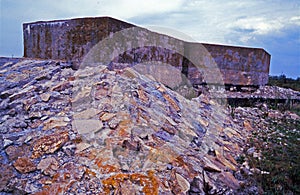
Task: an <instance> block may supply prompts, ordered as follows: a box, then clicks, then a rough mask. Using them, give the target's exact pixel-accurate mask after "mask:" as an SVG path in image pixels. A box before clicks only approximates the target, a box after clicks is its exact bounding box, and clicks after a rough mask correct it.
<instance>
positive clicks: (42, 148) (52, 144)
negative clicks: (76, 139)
mask: <svg viewBox="0 0 300 195" xmlns="http://www.w3.org/2000/svg"><path fill="white" fill-rule="evenodd" d="M68 140H69V133H68V132H59V133H55V134H52V135H46V136H44V137H42V138H39V139H38V140H36V141H35V142H34V144H33V147H32V150H33V154H32V157H33V158H39V157H40V156H42V155H44V154H50V153H54V152H55V151H56V150H58V149H59V148H60V147H61V146H63V145H64V144H65V143H66V142H67V141H68Z"/></svg>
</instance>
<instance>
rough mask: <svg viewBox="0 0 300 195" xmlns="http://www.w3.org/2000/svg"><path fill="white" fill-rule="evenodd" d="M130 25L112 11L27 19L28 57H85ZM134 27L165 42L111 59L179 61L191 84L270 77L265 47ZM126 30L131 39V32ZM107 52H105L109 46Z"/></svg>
mask: <svg viewBox="0 0 300 195" xmlns="http://www.w3.org/2000/svg"><path fill="white" fill-rule="evenodd" d="M130 27H135V26H134V25H132V24H129V23H126V22H123V21H119V20H116V19H113V18H109V17H99V18H79V19H71V20H60V21H49V22H35V23H26V24H23V32H24V57H30V58H42V59H55V60H67V61H72V62H81V61H82V60H83V58H84V56H86V54H88V53H89V51H90V50H91V49H92V48H93V47H94V46H95V45H96V44H97V43H99V42H100V41H102V40H103V39H105V38H110V37H111V35H112V33H115V32H118V31H121V30H124V29H129V28H130ZM135 28H137V29H138V30H137V32H138V33H137V34H138V37H135V38H136V39H137V41H143V40H152V38H151V37H155V38H156V39H159V40H158V42H160V43H163V45H158V46H157V47H153V46H152V47H148V46H145V47H142V48H136V47H132V48H129V50H126V51H125V52H124V53H122V54H120V55H119V56H118V57H116V58H114V59H111V60H112V62H113V63H116V64H118V66H120V64H122V63H123V64H124V66H122V65H121V66H120V67H125V66H133V65H135V64H138V63H143V62H151V61H153V62H155V61H160V62H162V63H166V64H171V65H172V66H174V67H176V68H177V69H178V70H180V71H181V72H182V74H184V75H185V76H186V77H187V78H188V79H189V80H190V81H191V83H192V84H201V83H212V84H229V85H244V86H247V85H255V86H259V85H265V84H267V82H268V75H269V66H270V57H271V56H270V54H268V53H267V52H266V51H265V50H263V49H257V48H245V47H233V46H223V45H212V44H201V43H190V42H184V41H181V40H178V39H175V38H173V37H169V36H167V35H162V34H158V33H154V32H151V31H149V30H147V29H144V28H139V27H135ZM124 36H125V38H126V39H130V37H131V38H132V36H133V35H132V34H128V35H127V34H125V35H124ZM155 41H157V40H155ZM170 43H171V47H172V46H173V47H176V50H177V51H181V53H180V54H179V53H178V52H177V53H176V51H175V52H174V51H172V49H166V48H168V47H165V46H164V44H170ZM174 43H175V44H174ZM127 44H129V45H134V44H132V43H127ZM120 45H121V44H119V42H118V41H117V43H113V44H112V45H103V46H102V47H104V48H100V50H102V49H103V50H102V51H104V50H105V51H111V50H110V49H108V47H112V46H113V47H120ZM145 45H146V44H145ZM164 47H165V48H164ZM177 47H179V48H177ZM118 49H119V48H116V50H118ZM120 50H121V49H120ZM203 50H205V51H203ZM99 52H101V51H99ZM103 55H106V54H105V52H104V53H103ZM107 55H110V54H107ZM100 56H101V55H100ZM100 61H101V60H100ZM212 62H213V63H212ZM205 75H206V76H205ZM220 75H221V77H222V79H220V78H219V77H220Z"/></svg>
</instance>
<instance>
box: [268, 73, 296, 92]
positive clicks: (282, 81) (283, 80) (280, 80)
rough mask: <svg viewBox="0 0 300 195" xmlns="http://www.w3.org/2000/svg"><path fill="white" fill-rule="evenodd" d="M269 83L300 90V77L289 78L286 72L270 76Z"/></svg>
mask: <svg viewBox="0 0 300 195" xmlns="http://www.w3.org/2000/svg"><path fill="white" fill-rule="evenodd" d="M268 85H271V86H279V87H284V88H291V89H293V90H296V91H300V77H298V78H297V79H292V78H287V77H286V76H285V75H284V74H283V75H280V76H269V83H268Z"/></svg>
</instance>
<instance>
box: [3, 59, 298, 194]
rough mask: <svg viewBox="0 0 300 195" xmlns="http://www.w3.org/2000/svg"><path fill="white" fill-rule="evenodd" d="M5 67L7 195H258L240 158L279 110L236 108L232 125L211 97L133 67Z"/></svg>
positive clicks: (32, 63) (9, 63) (25, 62)
mask: <svg viewBox="0 0 300 195" xmlns="http://www.w3.org/2000/svg"><path fill="white" fill-rule="evenodd" d="M0 65H1V66H0V89H1V91H0V98H1V101H0V132H1V135H0V149H1V151H0V164H1V166H0V169H1V170H0V171H1V176H0V193H1V194H36V195H38V194H51V195H52V194H222V193H223V194H237V193H239V194H243V193H244V194H247V193H250V192H251V193H258V192H259V188H257V187H256V183H255V182H250V181H249V178H247V176H244V175H243V174H242V172H243V173H245V172H247V173H249V172H251V170H250V169H251V167H246V169H249V170H248V171H245V166H244V165H242V164H241V162H240V161H239V160H238V159H239V158H240V156H241V155H242V153H243V152H245V150H247V149H248V148H247V147H248V146H247V144H246V141H247V137H248V135H250V134H251V133H252V132H253V131H256V130H257V128H263V127H264V125H266V126H267V125H268V124H267V122H266V121H264V120H263V119H260V118H261V115H268V116H270V117H272V116H274V117H277V115H278V116H279V115H280V116H281V115H282V114H281V113H279V112H277V111H270V110H268V109H267V111H268V112H267V111H264V109H263V108H262V109H258V108H257V110H253V109H254V108H253V109H252V110H250V111H249V110H248V109H247V108H236V109H235V110H234V112H235V115H234V116H235V117H234V118H232V113H231V112H230V110H229V109H226V108H225V107H224V106H221V105H219V104H217V103H216V102H215V101H214V100H213V99H210V98H209V97H208V96H206V95H204V94H202V95H200V96H199V97H197V98H192V99H191V100H189V99H186V98H185V97H183V96H182V95H180V94H178V93H177V92H175V91H172V90H171V89H169V88H167V87H166V86H164V85H163V84H162V83H160V82H158V81H157V80H155V79H154V78H153V77H152V76H150V75H143V74H140V73H138V72H137V71H136V70H134V69H133V68H124V69H120V70H109V69H108V68H107V67H106V66H103V65H99V64H96V65H95V64H93V65H89V64H87V65H86V66H81V67H80V68H79V69H78V70H73V69H72V66H71V64H69V63H66V62H62V61H52V60H34V59H14V60H8V59H7V60H5V59H1V60H0ZM287 115H288V117H294V118H295V117H296V118H297V117H299V116H298V115H295V114H293V113H287ZM298 119H299V118H297V119H295V120H298ZM256 127H257V128H256ZM241 170H243V171H242V172H241Z"/></svg>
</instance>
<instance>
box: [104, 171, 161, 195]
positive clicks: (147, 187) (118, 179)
mask: <svg viewBox="0 0 300 195" xmlns="http://www.w3.org/2000/svg"><path fill="white" fill-rule="evenodd" d="M125 181H130V182H131V183H133V184H136V185H139V186H141V187H142V190H143V192H144V193H145V195H157V194H158V188H159V183H158V180H157V178H156V177H155V174H154V171H148V175H144V174H140V173H133V174H122V173H120V174H117V175H114V176H111V177H109V178H107V179H105V180H103V181H102V184H103V186H104V192H105V193H106V194H110V192H111V190H114V191H118V190H119V188H120V186H121V185H120V184H121V183H123V182H125Z"/></svg>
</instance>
